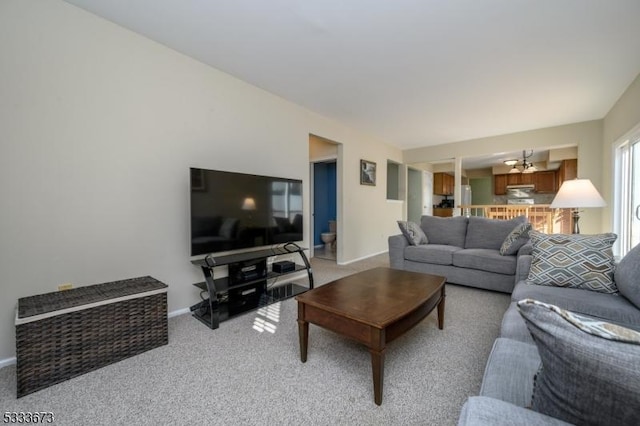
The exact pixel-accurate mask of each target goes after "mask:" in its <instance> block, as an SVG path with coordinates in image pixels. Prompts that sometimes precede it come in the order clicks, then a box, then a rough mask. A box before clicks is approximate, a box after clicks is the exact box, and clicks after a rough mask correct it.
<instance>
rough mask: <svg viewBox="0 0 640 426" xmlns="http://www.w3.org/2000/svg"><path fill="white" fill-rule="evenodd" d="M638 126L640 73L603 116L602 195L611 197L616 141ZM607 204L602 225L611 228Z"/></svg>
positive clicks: (639, 124)
mask: <svg viewBox="0 0 640 426" xmlns="http://www.w3.org/2000/svg"><path fill="white" fill-rule="evenodd" d="M638 126H640V75H638V76H637V77H636V79H635V80H634V81H633V82H632V83H631V85H630V86H629V87H628V88H627V90H626V91H625V92H624V93H623V94H622V96H621V97H620V99H618V101H617V102H616V104H615V105H614V106H613V108H611V110H610V111H609V113H608V114H607V115H606V116H605V118H604V143H603V146H602V152H601V154H602V158H603V176H604V179H603V181H602V189H603V194H602V196H603V197H604V198H605V200H607V201H609V200H611V199H612V194H613V162H614V156H613V149H614V145H615V144H616V142H618V141H620V140H621V139H622V138H623V137H624V136H628V133H629V132H630V131H631V130H633V129H635V128H638ZM610 204H611V203H609V206H607V207H606V208H605V209H604V213H603V215H602V224H603V225H602V226H603V227H605V229H611V227H612V225H613V218H612V210H611V207H610Z"/></svg>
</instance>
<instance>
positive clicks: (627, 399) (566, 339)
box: [518, 299, 640, 425]
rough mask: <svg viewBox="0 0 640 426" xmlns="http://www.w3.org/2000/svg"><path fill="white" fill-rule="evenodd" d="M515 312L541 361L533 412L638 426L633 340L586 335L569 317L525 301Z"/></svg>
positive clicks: (639, 360) (639, 371)
mask: <svg viewBox="0 0 640 426" xmlns="http://www.w3.org/2000/svg"><path fill="white" fill-rule="evenodd" d="M518 307H519V309H520V313H521V315H522V316H523V317H524V319H525V320H526V322H527V326H528V327H529V331H530V332H531V334H532V336H533V339H534V341H535V342H536V346H537V347H538V351H539V353H540V358H541V360H542V369H541V370H540V371H539V372H538V374H537V375H536V378H535V382H534V389H533V399H532V408H533V409H534V410H535V411H538V412H540V413H543V414H546V415H549V416H552V417H556V418H558V419H561V420H564V421H566V422H570V423H575V424H594V425H595V424H619V425H627V424H628V425H631V424H640V344H637V343H633V341H634V340H635V339H633V338H632V339H627V340H626V341H624V342H622V341H616V340H609V339H605V338H602V337H600V336H596V335H593V334H591V333H587V332H585V331H583V330H582V329H580V328H578V327H577V326H576V325H575V322H570V321H568V320H567V319H566V318H567V317H569V316H571V315H572V314H570V313H567V312H563V310H562V309H560V308H558V307H557V306H554V305H550V304H544V303H541V302H537V301H534V300H531V299H527V300H522V301H520V302H518ZM578 320H580V318H578ZM603 327H604V328H605V329H606V328H607V326H603ZM628 333H631V334H633V332H632V331H631V330H628ZM637 339H638V341H640V336H638V337H637Z"/></svg>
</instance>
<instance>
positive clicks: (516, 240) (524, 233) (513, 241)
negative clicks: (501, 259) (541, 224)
mask: <svg viewBox="0 0 640 426" xmlns="http://www.w3.org/2000/svg"><path fill="white" fill-rule="evenodd" d="M529 231H531V223H529V222H525V223H521V224H519V225H516V227H515V228H513V229H512V230H511V232H509V235H507V236H506V237H505V239H504V241H503V242H502V245H501V246H500V254H501V255H503V256H508V255H514V254H516V253H518V250H520V248H521V247H522V246H524V245H525V244H527V243H528V242H529Z"/></svg>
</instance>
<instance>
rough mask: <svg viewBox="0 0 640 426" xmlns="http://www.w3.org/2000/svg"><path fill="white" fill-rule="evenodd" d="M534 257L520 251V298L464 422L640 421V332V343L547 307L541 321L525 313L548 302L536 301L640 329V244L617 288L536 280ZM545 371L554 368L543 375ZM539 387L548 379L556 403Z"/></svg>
mask: <svg viewBox="0 0 640 426" xmlns="http://www.w3.org/2000/svg"><path fill="white" fill-rule="evenodd" d="M538 258H540V257H539V256H538ZM532 259H533V255H532V254H523V255H521V256H519V257H518V268H517V270H518V273H517V277H516V279H517V280H518V283H517V284H516V286H515V288H514V290H513V293H512V302H513V303H512V304H511V306H510V307H509V308H508V310H507V312H506V313H505V315H504V318H503V322H502V327H501V331H500V336H499V337H498V338H497V339H496V341H495V342H494V345H493V349H492V351H491V354H490V356H489V359H488V361H487V365H486V369H485V373H484V378H483V381H482V386H481V389H480V393H479V396H474V397H470V398H469V399H468V400H467V402H466V403H465V405H464V406H463V408H462V411H461V414H460V418H459V423H458V424H459V426H472V425H473V426H476V425H492V426H495V425H564V424H607V425H609V424H611V425H613V424H615V425H627V424H629V425H631V424H635V425H637V424H640V342H638V341H637V339H638V336H640V334H637V335H635V339H636V343H633V342H626V341H616V340H608V339H604V338H602V337H596V336H593V335H591V334H589V333H588V332H585V331H583V330H582V329H581V328H579V327H576V326H573V325H571V324H569V325H565V324H564V323H565V322H566V321H564V320H563V319H559V320H558V319H557V318H560V317H559V316H558V315H555V314H553V312H551V310H547V311H545V308H541V309H542V310H543V311H544V312H546V313H545V315H547V316H546V317H544V319H543V320H541V321H540V320H539V322H537V323H536V322H535V321H533V322H532V320H531V319H526V320H525V318H528V317H527V315H528V314H525V311H524V310H523V306H527V307H528V306H530V305H531V304H536V305H540V304H539V303H538V302H533V300H536V301H539V302H544V303H546V304H551V305H555V306H557V307H558V308H561V310H567V311H570V314H571V313H573V314H578V315H582V316H584V317H585V318H588V319H595V320H600V321H605V322H608V323H612V324H617V325H621V326H624V327H626V328H628V329H630V330H637V331H640V246H637V247H635V248H634V249H633V250H632V251H631V252H629V253H628V254H627V255H626V256H625V257H624V258H623V259H622V260H621V261H620V263H619V264H618V265H617V266H616V267H615V272H614V273H613V283H614V284H615V287H616V288H617V290H618V291H617V292H615V293H606V292H605V293H603V292H598V291H592V290H587V289H580V288H564V287H558V286H548V285H536V284H531V283H530V281H527V278H529V272H530V270H531V269H530V268H531V266H532ZM556 272H558V271H556ZM559 273H562V270H561V269H560V270H559ZM524 300H526V301H524ZM519 301H521V302H519ZM518 305H519V306H520V309H519V306H518ZM549 309H550V308H549ZM521 311H522V312H521ZM565 314H566V312H565ZM573 314H571V315H573ZM553 315H555V316H553ZM554 321H556V323H554ZM557 321H559V322H557ZM595 322H596V323H597V321H595ZM567 324H568V323H567ZM608 327H609V328H612V327H611V326H608ZM605 331H606V330H605ZM627 333H628V331H627ZM532 336H533V337H532ZM632 337H633V336H632ZM562 363H564V364H562ZM541 373H542V374H546V376H543V378H542V379H541V378H540V374H541ZM549 383H551V385H549ZM534 386H540V388H539V389H538V391H537V392H551V395H553V398H556V400H552V403H553V404H551V405H554V404H555V405H554V406H552V407H551V408H550V407H549V402H548V400H549V398H546V397H541V396H538V401H536V400H535V398H534ZM550 386H551V387H550ZM537 395H540V393H538V394H537ZM545 398H546V400H545ZM545 401H546V402H545ZM536 404H538V406H542V407H543V408H539V407H537V406H536ZM541 412H544V413H548V414H549V415H547V414H541Z"/></svg>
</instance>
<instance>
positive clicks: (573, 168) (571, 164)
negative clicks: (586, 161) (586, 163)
mask: <svg viewBox="0 0 640 426" xmlns="http://www.w3.org/2000/svg"><path fill="white" fill-rule="evenodd" d="M577 177H578V159H576V158H573V159H571V160H562V163H560V168H559V169H558V182H557V188H556V189H560V186H562V182H564V181H565V180H571V179H575V178H577Z"/></svg>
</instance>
